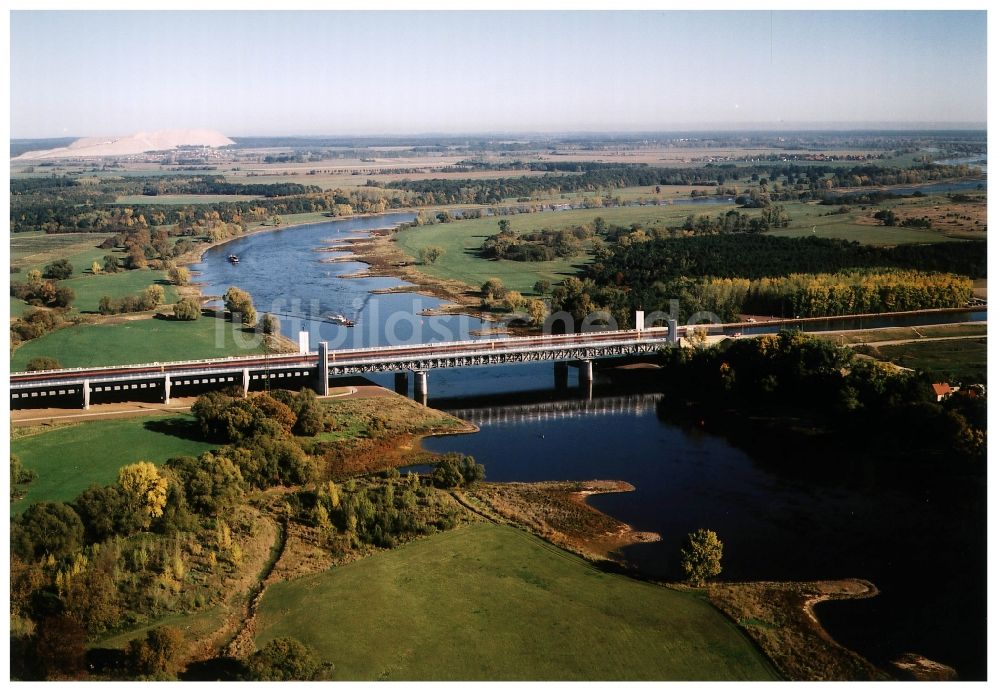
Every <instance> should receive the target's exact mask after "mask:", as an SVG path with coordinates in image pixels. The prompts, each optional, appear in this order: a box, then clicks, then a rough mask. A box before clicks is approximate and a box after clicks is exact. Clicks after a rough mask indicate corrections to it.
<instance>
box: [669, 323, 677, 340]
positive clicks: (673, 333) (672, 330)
mask: <svg viewBox="0 0 1000 696" xmlns="http://www.w3.org/2000/svg"><path fill="white" fill-rule="evenodd" d="M667 340H668V341H670V342H671V343H672V344H674V345H677V320H676V319H667Z"/></svg>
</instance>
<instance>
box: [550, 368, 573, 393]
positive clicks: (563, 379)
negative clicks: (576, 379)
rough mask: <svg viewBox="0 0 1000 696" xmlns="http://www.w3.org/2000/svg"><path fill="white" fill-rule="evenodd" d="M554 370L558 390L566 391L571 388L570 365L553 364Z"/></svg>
mask: <svg viewBox="0 0 1000 696" xmlns="http://www.w3.org/2000/svg"><path fill="white" fill-rule="evenodd" d="M552 369H553V371H554V372H555V379H556V389H557V390H558V391H565V390H566V389H568V388H569V365H567V364H566V363H564V362H557V363H553V365H552Z"/></svg>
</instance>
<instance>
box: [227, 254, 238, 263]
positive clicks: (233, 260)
mask: <svg viewBox="0 0 1000 696" xmlns="http://www.w3.org/2000/svg"><path fill="white" fill-rule="evenodd" d="M239 262H240V257H239V256H237V255H236V254H230V255H229V263H233V264H235V263H239Z"/></svg>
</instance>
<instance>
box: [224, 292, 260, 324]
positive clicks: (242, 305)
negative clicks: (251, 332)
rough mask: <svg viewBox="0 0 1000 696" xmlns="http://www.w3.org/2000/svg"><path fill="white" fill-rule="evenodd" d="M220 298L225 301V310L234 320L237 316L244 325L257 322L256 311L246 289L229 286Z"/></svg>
mask: <svg viewBox="0 0 1000 696" xmlns="http://www.w3.org/2000/svg"><path fill="white" fill-rule="evenodd" d="M222 299H223V300H224V301H225V303H226V311H227V312H229V313H230V315H232V318H233V320H234V321H235V320H236V319H237V318H239V319H240V321H241V322H242V323H243V325H244V326H254V325H256V324H257V311H256V310H255V309H254V307H253V299H252V298H251V297H250V293H248V292H247V291H246V290H241V289H240V288H236V287H232V288H229V289H228V290H226V294H225V295H223V296H222Z"/></svg>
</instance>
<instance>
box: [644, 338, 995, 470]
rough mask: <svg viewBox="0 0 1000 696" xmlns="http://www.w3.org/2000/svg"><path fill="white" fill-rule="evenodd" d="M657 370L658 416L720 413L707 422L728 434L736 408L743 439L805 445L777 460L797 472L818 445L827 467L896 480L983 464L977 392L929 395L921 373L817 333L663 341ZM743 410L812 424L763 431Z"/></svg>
mask: <svg viewBox="0 0 1000 696" xmlns="http://www.w3.org/2000/svg"><path fill="white" fill-rule="evenodd" d="M661 377H662V380H663V384H664V388H665V390H667V393H670V394H672V395H673V398H670V399H663V400H662V401H661V402H660V404H659V405H658V410H659V411H660V414H661V416H662V417H666V418H671V419H672V418H677V417H680V418H688V417H696V418H698V419H699V421H701V422H705V421H706V420H707V421H710V422H714V421H716V417H717V416H719V415H720V414H723V413H724V414H726V417H725V419H721V418H719V419H718V421H717V422H719V423H720V424H721V423H723V422H725V423H727V424H730V425H733V426H734V428H733V430H734V434H735V433H736V432H737V431H739V430H740V428H741V427H742V426H740V425H739V420H740V417H741V416H742V417H744V418H745V419H746V421H747V422H746V426H747V431H746V435H747V438H746V439H747V441H748V442H750V441H756V442H757V444H758V446H760V447H761V448H771V447H774V446H775V443H776V442H779V441H780V442H782V443H784V446H796V447H797V446H801V447H802V451H803V452H809V453H810V455H809V459H808V461H807V460H804V459H802V458H799V457H797V456H794V455H792V454H791V453H790V452H789V453H787V456H786V458H785V460H784V461H783V465H784V466H786V467H788V468H790V469H793V470H796V471H799V472H800V473H813V472H811V471H810V469H811V464H812V463H813V462H814V461H815V460H816V458H817V457H820V458H822V457H823V456H824V453H825V454H826V456H828V457H829V458H831V459H832V463H834V464H835V468H836V470H837V472H842V471H843V470H844V467H845V466H859V467H867V466H871V467H874V468H875V469H877V470H880V471H882V472H883V473H889V474H891V475H893V476H895V475H897V474H898V475H899V476H900V478H898V479H896V483H902V482H903V481H904V480H905V477H914V476H916V475H917V474H918V473H920V472H936V473H939V474H943V475H947V476H956V477H960V476H966V475H970V474H971V475H975V476H985V473H986V400H985V399H983V398H974V397H964V396H960V395H955V396H953V397H952V398H951V399H948V400H946V401H944V402H942V403H940V404H939V403H937V402H936V401H935V397H934V393H933V390H932V389H931V385H930V380H929V379H928V378H927V376H926V375H925V374H923V373H920V372H912V371H904V370H899V369H898V368H895V366H892V365H886V364H883V363H878V362H875V361H872V360H864V359H860V358H855V357H854V356H853V354H852V352H851V351H850V349H848V348H842V347H839V346H837V345H835V344H833V343H831V342H830V341H826V340H823V339H820V338H816V337H811V336H808V335H806V334H802V333H798V332H788V331H786V332H782V333H780V334H778V335H775V336H762V337H760V338H753V339H742V340H739V341H733V342H730V343H728V344H725V345H722V344H720V345H717V346H714V347H711V348H704V349H700V350H699V349H684V348H677V349H672V350H670V351H668V352H667V353H666V354H665V361H664V368H663V370H662V371H661ZM750 413H753V414H754V415H755V416H761V415H773V414H782V415H787V414H789V413H794V414H796V416H797V418H799V419H802V418H805V419H807V422H809V423H811V424H812V425H813V427H810V428H799V429H798V432H797V433H792V432H789V430H788V428H787V427H781V426H780V425H779V426H778V427H777V429H776V430H774V432H773V433H772V432H769V431H766V430H765V425H766V423H768V422H770V421H769V420H768V419H766V418H755V419H754V421H753V423H751V422H750V421H749V419H748V415H749V414H750ZM807 431H808V432H807ZM772 436H773V437H772ZM800 438H801V439H802V441H801V442H799V439H800ZM793 443H795V444H794V445H793ZM772 458H773V457H772ZM913 480H923V479H916V478H914V479H913Z"/></svg>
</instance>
